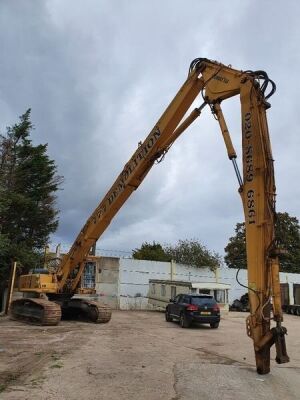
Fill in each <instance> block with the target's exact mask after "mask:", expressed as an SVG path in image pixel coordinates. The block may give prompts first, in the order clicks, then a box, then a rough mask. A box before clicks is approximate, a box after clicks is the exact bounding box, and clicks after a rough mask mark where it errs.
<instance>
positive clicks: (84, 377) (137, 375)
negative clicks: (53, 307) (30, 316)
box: [0, 311, 300, 400]
mask: <svg viewBox="0 0 300 400" xmlns="http://www.w3.org/2000/svg"><path fill="white" fill-rule="evenodd" d="M245 318H246V314H240V313H230V314H229V315H228V316H225V317H224V318H223V319H222V321H221V323H220V327H219V329H210V328H209V327H207V326H205V325H199V326H197V327H192V328H191V329H182V328H180V327H179V326H178V324H176V323H167V322H165V320H164V315H163V314H162V313H155V312H134V311H129V312H127V311H126V312H125V311H114V312H113V316H112V320H111V321H110V322H109V323H108V324H104V325H94V324H87V323H80V322H70V321H63V322H61V323H60V325H59V326H57V327H39V326H33V325H24V324H21V323H18V322H16V321H11V320H9V319H8V318H7V317H2V318H0V398H1V399H2V400H21V399H22V400H27V399H28V400H29V399H30V400H73V399H74V400H75V399H76V400H78V398H84V399H85V400H96V399H101V400H117V399H118V400H123V399H124V400H125V399H126V400H127V399H128V400H137V399H139V400H140V399H142V400H160V399H164V400H166V399H169V400H185V399H186V400H189V399H193V400H195V399H201V400H206V399H207V400H210V399H214V400H215V399H219V398H222V399H225V400H226V399H230V400H235V399H238V400H244V399H245V400H246V399H251V400H252V399H257V400H258V399H259V400H264V399H268V400H270V399H273V400H277V399H278V400H279V399H280V400H282V399H284V400H296V399H299V393H300V335H299V332H300V318H299V317H296V316H291V315H286V316H285V326H286V327H287V328H288V333H289V335H288V337H287V347H288V353H289V355H290V358H291V362H290V363H288V364H284V365H281V366H279V365H277V364H276V363H275V362H274V361H272V365H271V373H270V374H269V375H264V376H259V375H257V374H256V372H255V362H254V352H253V347H252V343H251V340H250V339H249V338H248V337H247V336H246V332H245ZM274 357H275V353H274V350H273V351H272V358H274Z"/></svg>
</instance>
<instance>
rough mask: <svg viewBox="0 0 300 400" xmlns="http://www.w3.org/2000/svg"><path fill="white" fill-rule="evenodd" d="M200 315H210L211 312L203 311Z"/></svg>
mask: <svg viewBox="0 0 300 400" xmlns="http://www.w3.org/2000/svg"><path fill="white" fill-rule="evenodd" d="M200 314H201V315H210V314H211V312H210V311H201V313H200Z"/></svg>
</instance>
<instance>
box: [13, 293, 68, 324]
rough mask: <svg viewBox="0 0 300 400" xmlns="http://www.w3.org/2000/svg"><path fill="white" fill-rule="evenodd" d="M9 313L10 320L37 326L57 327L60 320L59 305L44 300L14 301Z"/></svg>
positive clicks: (25, 299) (24, 299)
mask: <svg viewBox="0 0 300 400" xmlns="http://www.w3.org/2000/svg"><path fill="white" fill-rule="evenodd" d="M9 312H10V317H11V318H12V319H16V320H19V321H24V322H27V323H31V324H37V325H57V324H58V323H59V321H60V320H61V307H60V305H59V304H57V303H55V302H53V301H48V300H44V299H34V298H32V299H31V298H28V299H27V298H23V299H17V300H14V301H13V302H12V303H11V306H10V311H9Z"/></svg>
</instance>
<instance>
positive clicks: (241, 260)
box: [224, 222, 247, 269]
mask: <svg viewBox="0 0 300 400" xmlns="http://www.w3.org/2000/svg"><path fill="white" fill-rule="evenodd" d="M224 250H225V257H224V260H225V263H226V264H227V266H228V267H229V268H242V269H245V268H247V256H246V231H245V223H244V222H242V223H241V222H238V223H237V224H236V227H235V236H232V237H231V238H229V243H228V244H227V246H226V247H225V249H224Z"/></svg>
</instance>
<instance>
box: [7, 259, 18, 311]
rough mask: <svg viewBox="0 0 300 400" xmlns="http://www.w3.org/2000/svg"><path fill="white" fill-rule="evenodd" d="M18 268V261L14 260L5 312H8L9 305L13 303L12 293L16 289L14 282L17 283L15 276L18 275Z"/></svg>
mask: <svg viewBox="0 0 300 400" xmlns="http://www.w3.org/2000/svg"><path fill="white" fill-rule="evenodd" d="M16 269H17V262H16V261H14V262H13V263H12V268H11V272H10V278H9V284H8V293H7V298H6V305H5V314H6V315H7V314H8V310H9V306H10V303H11V298H12V293H13V291H14V284H15V276H16Z"/></svg>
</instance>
